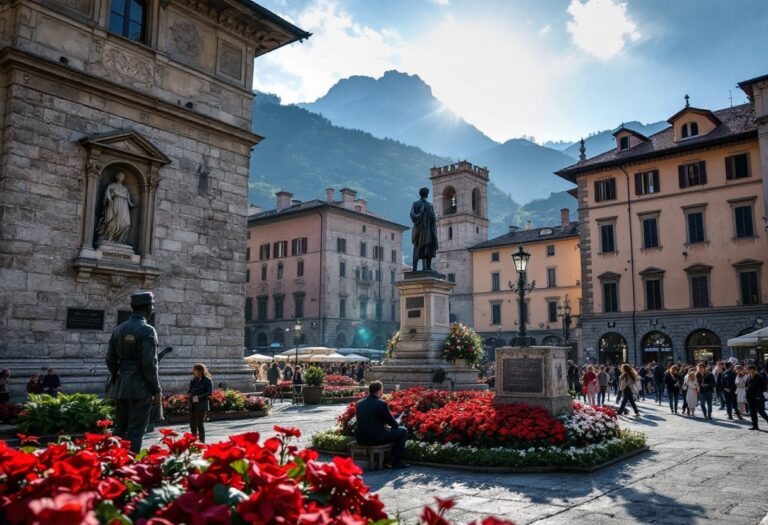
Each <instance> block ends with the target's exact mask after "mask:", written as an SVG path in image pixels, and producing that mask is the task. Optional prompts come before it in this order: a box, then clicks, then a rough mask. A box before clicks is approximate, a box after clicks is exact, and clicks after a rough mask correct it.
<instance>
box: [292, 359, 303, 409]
mask: <svg viewBox="0 0 768 525" xmlns="http://www.w3.org/2000/svg"><path fill="white" fill-rule="evenodd" d="M303 385H304V378H303V377H302V374H301V367H300V366H299V365H296V372H294V373H293V404H296V403H297V401H298V398H299V396H300V395H301V389H302V388H303Z"/></svg>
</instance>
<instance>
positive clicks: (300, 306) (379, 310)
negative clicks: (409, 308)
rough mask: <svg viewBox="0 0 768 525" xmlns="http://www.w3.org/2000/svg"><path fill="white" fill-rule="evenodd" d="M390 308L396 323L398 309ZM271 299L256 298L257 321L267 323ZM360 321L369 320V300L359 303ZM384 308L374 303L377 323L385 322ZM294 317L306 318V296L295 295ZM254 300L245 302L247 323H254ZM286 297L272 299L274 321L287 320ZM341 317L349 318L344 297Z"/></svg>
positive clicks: (392, 306) (391, 317)
mask: <svg viewBox="0 0 768 525" xmlns="http://www.w3.org/2000/svg"><path fill="white" fill-rule="evenodd" d="M389 306H390V308H389V320H390V321H395V320H396V318H395V315H396V308H395V303H391V304H390V305H389ZM268 307H269V297H267V296H265V295H263V296H259V297H257V298H256V312H255V313H256V319H255V320H256V321H266V320H267V315H268V311H267V310H268ZM359 308H360V310H359V312H360V319H361V320H366V319H368V310H369V308H368V300H366V299H361V300H360V302H359ZM383 308H384V303H383V302H382V301H376V302H375V303H374V317H375V319H376V320H377V321H381V320H383ZM293 313H294V315H293V317H294V318H295V319H301V318H303V317H304V294H294V295H293ZM253 314H254V312H253V299H252V298H251V297H248V298H246V300H245V319H246V321H252V320H254V319H253ZM284 314H285V296H284V295H275V296H273V297H272V319H273V320H276V321H279V320H281V319H284V318H285V315H284ZM339 317H340V318H342V319H344V318H346V317H347V300H346V298H344V297H340V298H339Z"/></svg>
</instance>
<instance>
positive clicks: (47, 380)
mask: <svg viewBox="0 0 768 525" xmlns="http://www.w3.org/2000/svg"><path fill="white" fill-rule="evenodd" d="M60 386H61V379H59V375H58V374H45V375H44V376H43V388H44V389H45V390H55V389H57V388H59V387H60Z"/></svg>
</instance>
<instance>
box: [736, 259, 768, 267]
mask: <svg viewBox="0 0 768 525" xmlns="http://www.w3.org/2000/svg"><path fill="white" fill-rule="evenodd" d="M762 265H763V261H758V260H757V259H742V260H740V261H739V262H735V263H733V267H734V268H753V267H758V266H762Z"/></svg>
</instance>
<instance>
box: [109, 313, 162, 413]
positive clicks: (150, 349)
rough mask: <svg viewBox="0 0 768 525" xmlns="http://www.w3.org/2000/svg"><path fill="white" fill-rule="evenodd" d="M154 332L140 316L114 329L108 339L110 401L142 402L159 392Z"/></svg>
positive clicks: (155, 335)
mask: <svg viewBox="0 0 768 525" xmlns="http://www.w3.org/2000/svg"><path fill="white" fill-rule="evenodd" d="M157 362H158V360H157V333H156V332H155V329H154V328H152V326H150V325H148V324H147V323H146V321H145V320H144V317H142V316H141V315H132V316H131V318H130V319H128V320H127V321H125V322H124V323H121V324H120V325H118V326H116V327H115V329H114V330H113V331H112V338H111V339H110V340H109V351H108V353H107V368H109V373H110V374H111V387H110V389H109V392H108V393H107V395H108V397H109V398H110V399H146V398H148V397H150V396H153V395H155V394H157V393H158V392H160V378H159V377H158V366H157Z"/></svg>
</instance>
